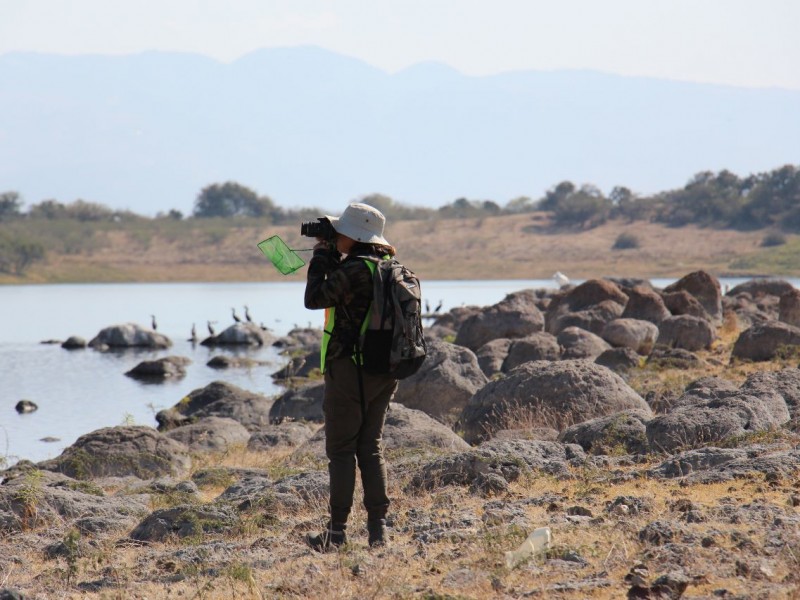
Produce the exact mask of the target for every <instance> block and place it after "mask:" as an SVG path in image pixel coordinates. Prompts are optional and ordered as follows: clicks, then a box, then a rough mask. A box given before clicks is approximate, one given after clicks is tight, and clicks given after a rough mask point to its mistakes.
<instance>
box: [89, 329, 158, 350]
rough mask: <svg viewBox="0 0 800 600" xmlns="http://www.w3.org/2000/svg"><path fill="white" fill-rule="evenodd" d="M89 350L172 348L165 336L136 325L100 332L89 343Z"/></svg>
mask: <svg viewBox="0 0 800 600" xmlns="http://www.w3.org/2000/svg"><path fill="white" fill-rule="evenodd" d="M89 346H90V347H91V348H97V349H101V348H106V347H108V348H113V349H121V348H155V349H159V350H163V349H165V348H169V347H170V346H172V341H171V340H170V339H169V338H168V337H167V336H165V335H163V334H161V333H158V332H156V331H153V330H152V329H147V328H145V327H142V326H141V325H137V324H136V323H124V324H122V325H112V326H110V327H106V328H104V329H102V330H101V331H100V333H98V334H97V335H96V336H94V337H93V338H92V339H91V340H90V341H89Z"/></svg>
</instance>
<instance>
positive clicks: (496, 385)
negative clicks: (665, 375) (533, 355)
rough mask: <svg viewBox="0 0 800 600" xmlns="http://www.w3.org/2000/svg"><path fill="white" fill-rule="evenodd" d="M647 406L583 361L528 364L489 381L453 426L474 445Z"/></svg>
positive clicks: (617, 379) (608, 374) (606, 372)
mask: <svg viewBox="0 0 800 600" xmlns="http://www.w3.org/2000/svg"><path fill="white" fill-rule="evenodd" d="M629 408H638V409H641V410H642V411H644V413H645V414H651V411H650V408H649V407H648V405H647V403H646V402H645V401H644V400H643V399H642V397H641V396H639V394H637V393H636V392H635V391H634V390H633V389H632V388H631V387H630V386H628V384H627V383H625V381H624V380H623V379H622V378H621V377H620V376H619V375H617V374H616V373H613V372H612V371H610V370H608V369H606V368H605V367H602V366H600V365H597V364H594V363H591V362H588V361H585V360H564V361H560V362H549V361H534V362H528V363H525V364H523V365H520V366H519V367H517V368H516V369H514V370H513V371H511V372H510V373H508V375H507V376H506V377H503V378H501V379H497V380H495V381H491V382H489V383H488V384H486V385H485V386H484V387H483V388H482V389H481V390H479V391H478V392H477V393H476V394H475V395H474V396H473V397H472V398H470V400H469V403H468V404H467V406H466V407H465V408H464V412H463V413H462V415H461V418H460V420H459V426H460V427H462V428H463V430H464V433H465V435H464V437H465V439H466V440H467V441H468V442H470V443H474V442H477V441H480V440H482V439H486V438H487V437H489V436H490V434H491V432H493V431H497V430H500V429H515V428H519V425H520V423H524V426H525V427H553V428H555V429H558V430H559V431H560V430H562V429H564V428H565V427H567V426H569V425H571V424H573V423H580V422H583V421H588V420H589V419H593V418H596V417H601V416H605V415H609V414H613V413H616V412H619V411H622V410H625V409H629Z"/></svg>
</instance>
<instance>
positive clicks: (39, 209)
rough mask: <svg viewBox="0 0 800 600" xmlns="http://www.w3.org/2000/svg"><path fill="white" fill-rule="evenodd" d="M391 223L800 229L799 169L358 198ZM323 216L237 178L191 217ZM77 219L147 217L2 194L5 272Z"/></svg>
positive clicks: (281, 220) (173, 215) (205, 195)
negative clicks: (655, 183) (36, 237)
mask: <svg viewBox="0 0 800 600" xmlns="http://www.w3.org/2000/svg"><path fill="white" fill-rule="evenodd" d="M359 200H360V201H361V202H365V203H367V204H371V205H372V206H375V207H376V208H378V209H379V210H381V211H382V212H383V213H384V214H385V215H386V216H387V217H388V218H390V219H392V220H407V219H413V220H423V219H431V218H483V217H491V216H497V215H504V214H519V213H527V212H534V211H548V212H550V213H551V215H552V222H553V224H554V225H555V226H556V227H562V228H574V229H587V228H591V227H596V226H598V225H601V224H602V223H604V222H606V221H607V220H609V219H625V220H627V221H629V222H634V221H650V222H657V223H663V224H665V225H668V226H673V227H681V226H684V225H689V224H693V225H699V226H702V227H718V228H736V229H741V230H754V229H762V228H768V229H771V230H773V231H784V232H800V167H799V166H795V165H785V166H782V167H779V168H777V169H774V170H772V171H769V172H765V173H759V174H756V175H749V176H747V177H739V176H737V175H735V174H734V173H731V172H730V171H727V170H722V171H719V172H717V173H714V172H711V171H703V172H700V173H697V174H696V175H694V176H693V177H692V178H691V179H690V180H689V181H688V182H687V183H686V185H685V186H683V187H682V188H678V189H674V190H669V191H665V192H660V193H657V194H653V195H649V196H648V195H639V194H636V193H635V192H633V191H632V190H630V189H629V188H627V187H624V186H617V187H615V188H613V189H612V190H611V192H610V193H609V194H608V195H605V194H603V192H602V191H601V190H600V189H599V188H597V187H596V186H594V185H591V184H585V185H581V186H578V185H576V184H574V183H573V182H571V181H562V182H560V183H558V184H557V185H555V186H553V187H552V188H550V189H549V190H547V191H546V192H545V194H544V195H543V196H542V197H541V198H538V199H532V198H530V197H527V196H520V197H518V198H514V199H512V200H509V201H508V202H506V203H505V204H504V205H500V204H498V203H497V202H495V201H493V200H475V199H468V198H457V199H456V200H453V201H452V202H449V203H447V204H445V205H443V206H441V207H439V208H427V207H417V206H410V205H407V204H404V203H401V202H397V201H395V200H393V199H392V198H391V197H390V196H387V195H384V194H378V193H376V194H369V195H367V196H364V197H362V198H360V199H359ZM321 214H323V211H322V210H320V209H317V208H299V209H289V208H284V207H281V206H279V205H278V204H276V203H275V202H274V201H273V200H272V199H271V198H270V197H269V196H265V195H261V194H259V193H257V192H256V191H255V190H253V189H251V188H249V187H247V186H245V185H242V184H240V183H237V182H234V181H227V182H224V183H213V184H210V185H207V186H206V187H204V188H202V189H201V190H200V192H199V193H198V195H197V197H196V198H195V201H194V206H193V210H192V213H191V215H190V216H189V218H191V219H240V218H247V219H263V220H265V221H266V222H268V223H272V224H276V225H283V224H291V223H299V222H301V221H306V220H311V219H314V218H316V217H317V216H319V215H321ZM155 219H157V220H174V221H182V220H186V217H185V216H184V215H183V213H181V212H180V211H178V210H175V209H172V210H169V211H167V212H165V213H159V214H158V215H157V216H156V217H155ZM64 220H67V221H77V222H80V223H92V222H105V223H120V222H137V221H149V220H151V219H149V218H148V217H144V216H141V215H138V214H136V213H133V212H131V211H120V210H114V209H112V208H109V207H108V206H105V205H103V204H99V203H95V202H87V201H84V200H81V199H78V200H75V201H73V202H69V203H62V202H59V201H57V200H52V199H48V200H43V201H41V202H38V203H36V204H32V205H31V206H29V207H28V209H27V210H23V203H22V198H21V196H20V194H19V193H18V192H15V191H7V192H4V193H0V272H6V273H15V274H18V275H19V274H22V273H24V271H25V270H26V269H27V268H28V267H29V266H30V265H31V264H32V263H33V262H35V261H37V260H41V259H43V257H44V255H45V248H44V246H43V245H42V244H41V243H40V242H38V241H31V240H30V239H28V237H26V236H25V235H23V234H21V233H19V232H16V233H15V231H14V229H13V228H12V227H10V226H9V225H10V224H13V223H15V222H21V221H35V222H43V221H48V222H58V221H64Z"/></svg>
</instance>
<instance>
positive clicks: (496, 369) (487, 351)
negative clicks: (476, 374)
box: [475, 338, 511, 377]
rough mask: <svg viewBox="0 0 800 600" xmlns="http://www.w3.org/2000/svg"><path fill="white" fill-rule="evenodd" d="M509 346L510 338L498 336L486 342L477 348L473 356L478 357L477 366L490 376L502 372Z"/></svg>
mask: <svg viewBox="0 0 800 600" xmlns="http://www.w3.org/2000/svg"><path fill="white" fill-rule="evenodd" d="M509 348H511V340H510V339H508V338H498V339H496V340H492V341H491V342H486V343H485V344H484V345H483V346H481V347H480V348H478V350H477V351H476V352H475V356H476V357H477V359H478V366H480V368H481V371H483V373H484V375H486V376H487V377H492V376H494V375H496V374H497V373H502V372H503V364H504V363H505V362H506V358H507V357H508V350H509Z"/></svg>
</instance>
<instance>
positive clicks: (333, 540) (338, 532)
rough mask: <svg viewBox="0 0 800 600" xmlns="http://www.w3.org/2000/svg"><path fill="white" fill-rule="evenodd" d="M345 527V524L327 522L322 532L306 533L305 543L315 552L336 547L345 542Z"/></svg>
mask: <svg viewBox="0 0 800 600" xmlns="http://www.w3.org/2000/svg"><path fill="white" fill-rule="evenodd" d="M346 529H347V526H346V525H341V524H339V523H333V524H331V523H328V526H327V527H326V528H325V531H323V532H322V533H318V534H317V535H312V534H310V533H308V534H306V544H308V545H309V546H311V548H312V549H313V550H316V551H317V552H325V551H326V550H331V549H336V548H338V547H339V546H342V545H344V544H346V543H347V533H346V531H345V530H346Z"/></svg>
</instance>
